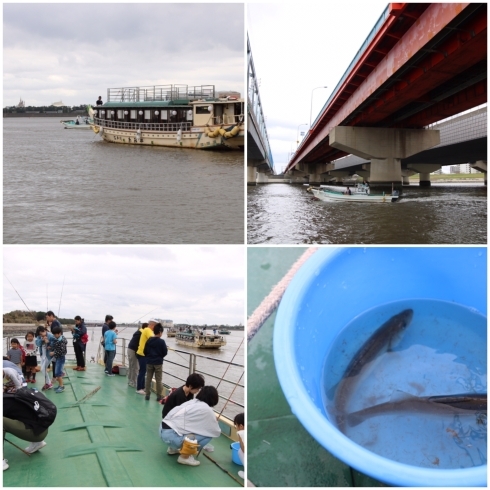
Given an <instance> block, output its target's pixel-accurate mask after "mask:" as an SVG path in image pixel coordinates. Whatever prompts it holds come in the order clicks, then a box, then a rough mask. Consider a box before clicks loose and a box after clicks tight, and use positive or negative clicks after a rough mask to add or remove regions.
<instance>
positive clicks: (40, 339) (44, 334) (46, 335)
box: [35, 325, 56, 391]
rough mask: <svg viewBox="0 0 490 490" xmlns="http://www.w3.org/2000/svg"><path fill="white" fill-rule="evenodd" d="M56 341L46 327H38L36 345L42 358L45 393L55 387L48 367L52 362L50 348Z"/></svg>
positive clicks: (43, 388)
mask: <svg viewBox="0 0 490 490" xmlns="http://www.w3.org/2000/svg"><path fill="white" fill-rule="evenodd" d="M54 341H56V338H55V336H54V335H53V334H52V333H51V332H48V331H47V330H46V327H43V326H42V325H40V326H39V327H37V329H36V340H35V343H36V345H37V348H38V349H39V355H40V356H41V373H42V374H43V375H44V386H43V387H42V390H43V391H44V390H50V389H51V388H52V387H53V385H52V383H51V378H50V377H49V374H48V367H49V363H50V362H51V357H50V356H49V355H48V346H49V344H50V343H52V342H54Z"/></svg>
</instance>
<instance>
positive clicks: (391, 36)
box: [288, 4, 487, 183]
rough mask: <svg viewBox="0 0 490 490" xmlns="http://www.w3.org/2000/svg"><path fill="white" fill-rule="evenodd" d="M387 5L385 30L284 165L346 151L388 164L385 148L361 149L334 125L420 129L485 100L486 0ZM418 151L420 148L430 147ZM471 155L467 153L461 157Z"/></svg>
mask: <svg viewBox="0 0 490 490" xmlns="http://www.w3.org/2000/svg"><path fill="white" fill-rule="evenodd" d="M390 8H391V9H392V10H391V12H390V15H389V17H388V18H387V20H386V22H385V24H384V25H383V27H382V29H381V30H380V32H378V34H376V36H375V37H374V38H373V39H372V40H371V41H370V44H369V46H368V48H367V49H366V51H365V52H364V53H363V54H362V56H361V58H360V59H359V61H358V62H357V64H356V65H355V66H354V67H353V69H352V71H351V72H350V73H349V75H348V76H347V78H346V79H345V81H344V82H343V85H342V86H341V87H340V88H339V90H337V92H336V93H335V94H334V95H333V97H332V98H331V100H329V102H327V105H326V106H325V108H324V109H323V112H322V114H321V116H320V117H319V118H318V119H317V121H315V124H314V126H313V127H312V128H311V131H310V133H309V135H308V137H307V138H306V139H305V140H304V142H303V144H302V145H301V147H300V148H299V150H298V152H297V154H296V155H295V157H294V158H293V160H292V162H291V164H290V165H289V167H288V170H289V169H291V168H292V167H294V166H297V165H298V163H301V164H303V165H306V164H325V162H333V161H334V160H337V159H339V158H341V157H343V156H346V155H348V154H349V153H353V154H356V155H358V156H361V157H364V158H369V159H371V162H373V163H375V165H377V164H376V161H377V160H380V159H381V160H382V161H384V162H390V161H391V160H390V159H393V157H394V156H393V155H391V154H390V153H389V152H388V153H386V154H385V155H366V154H365V153H364V152H362V151H357V149H356V147H355V146H353V147H348V146H346V145H343V144H342V143H340V144H336V143H335V142H334V141H333V137H334V135H333V134H332V133H333V131H334V130H337V128H339V127H355V128H356V129H357V128H373V129H374V128H378V129H379V130H381V128H383V129H386V130H388V129H390V128H404V129H421V128H423V127H424V126H427V125H429V124H431V123H433V122H436V121H439V120H442V119H444V118H446V117H449V116H452V115H455V114H459V113H461V112H463V111H466V110H468V109H471V108H473V107H476V106H478V105H480V104H483V103H485V102H486V101H487V61H486V58H487V34H486V33H487V6H486V4H390ZM397 9H401V10H400V11H397ZM434 33H436V34H434ZM394 134H395V133H394ZM463 146H464V145H463ZM470 146H471V145H470ZM420 150H423V151H422V152H421V151H420ZM420 150H419V151H418V152H417V154H420V153H424V152H425V151H430V150H428V149H427V147H426V148H422V149H420ZM462 151H463V150H462ZM434 155H439V156H438V157H437V158H439V160H438V161H440V162H441V164H442V161H443V160H444V159H445V158H447V160H446V161H445V162H444V164H445V165H446V164H450V163H451V158H449V157H453V158H454V155H452V154H445V153H444V150H442V149H439V150H438V151H437V152H436V154H434ZM410 158H415V155H412V156H410V155H402V156H400V157H399V159H401V163H402V165H403V164H404V162H405V160H406V159H410ZM485 159H486V156H485ZM395 160H397V159H396V158H395V159H394V160H393V165H394V166H395V167H396V166H397V165H399V163H398V162H395ZM471 160H473V158H472V156H471V154H470V153H467V154H466V157H465V161H466V162H468V161H471ZM475 160H476V159H475ZM462 163H464V162H462ZM298 169H301V166H299V167H298ZM396 172H397V170H396V169H395V173H396ZM389 180H390V178H389V177H388V176H387V179H386V182H387V183H388V181H389Z"/></svg>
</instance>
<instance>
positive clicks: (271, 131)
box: [247, 0, 388, 171]
mask: <svg viewBox="0 0 490 490" xmlns="http://www.w3.org/2000/svg"><path fill="white" fill-rule="evenodd" d="M387 6H388V3H387V2H385V1H379V0H368V1H348V0H346V1H343V2H312V1H309V0H303V1H297V2H294V3H293V2H288V3H286V2H283V3H250V4H248V5H247V31H248V35H249V39H250V44H251V47H252V57H253V60H254V65H255V69H256V71H257V77H258V78H259V79H260V88H259V91H260V97H261V100H262V104H263V109H264V114H265V116H266V118H267V121H266V126H267V132H268V135H269V141H270V145H271V150H272V154H273V159H274V165H275V169H276V171H278V170H280V169H281V168H283V167H285V166H286V164H287V161H288V154H289V153H290V152H291V151H294V150H295V149H296V141H297V135H298V126H299V125H300V124H302V126H300V127H299V131H300V132H301V131H307V130H308V127H309V124H310V112H312V118H311V119H312V122H313V121H314V120H315V117H316V115H317V114H318V112H319V111H320V110H321V108H322V107H323V105H324V103H325V102H326V101H327V99H328V97H329V96H330V94H331V92H332V91H333V89H334V88H335V86H336V85H337V83H338V82H339V80H340V79H341V77H342V75H343V74H344V72H345V70H346V69H347V67H348V66H349V64H350V62H351V61H352V59H353V58H354V56H355V55H356V53H357V51H358V50H359V48H360V47H361V45H362V43H363V42H364V41H365V39H366V38H367V36H368V34H369V33H370V32H371V29H372V28H373V27H374V25H375V24H376V21H377V20H378V18H379V17H380V16H381V14H382V13H383V11H384V9H385V8H386V7H387ZM323 86H328V88H327V89H321V88H319V89H316V90H314V91H313V89H314V88H315V87H323ZM312 91H313V98H312ZM312 102H313V104H312ZM311 105H313V110H312V111H311Z"/></svg>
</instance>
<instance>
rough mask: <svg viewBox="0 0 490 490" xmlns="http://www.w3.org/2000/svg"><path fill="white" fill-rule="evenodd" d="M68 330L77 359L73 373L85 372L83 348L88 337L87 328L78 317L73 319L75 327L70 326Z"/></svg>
mask: <svg viewBox="0 0 490 490" xmlns="http://www.w3.org/2000/svg"><path fill="white" fill-rule="evenodd" d="M70 330H71V332H72V334H73V349H74V350H75V357H76V359H77V365H76V367H74V368H73V369H74V370H75V371H85V348H86V341H87V340H88V337H87V327H86V326H85V323H84V320H83V318H82V317H81V316H80V315H77V316H76V317H75V326H74V327H72V326H70ZM84 339H85V340H86V341H85V342H84V341H83V340H84Z"/></svg>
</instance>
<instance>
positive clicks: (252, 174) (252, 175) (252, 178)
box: [247, 165, 257, 185]
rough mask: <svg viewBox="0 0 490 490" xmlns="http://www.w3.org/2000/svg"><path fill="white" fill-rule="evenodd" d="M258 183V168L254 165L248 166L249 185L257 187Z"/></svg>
mask: <svg viewBox="0 0 490 490" xmlns="http://www.w3.org/2000/svg"><path fill="white" fill-rule="evenodd" d="M256 183H257V168H256V167H254V166H253V165H249V166H247V185H255V184H256Z"/></svg>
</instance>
